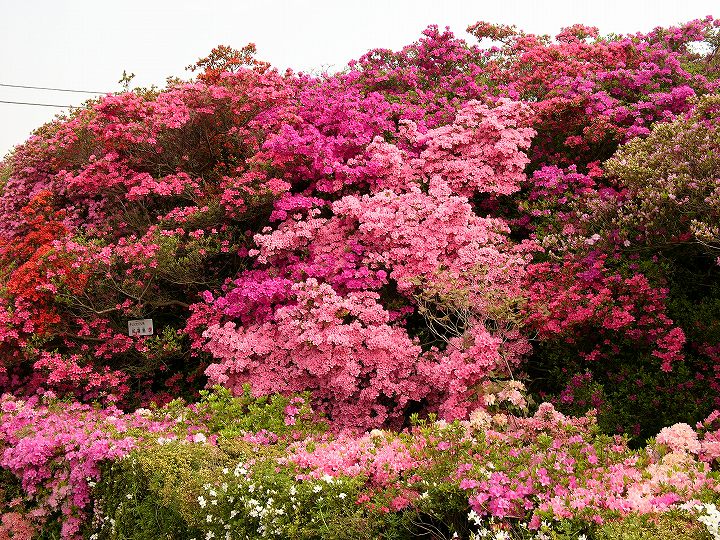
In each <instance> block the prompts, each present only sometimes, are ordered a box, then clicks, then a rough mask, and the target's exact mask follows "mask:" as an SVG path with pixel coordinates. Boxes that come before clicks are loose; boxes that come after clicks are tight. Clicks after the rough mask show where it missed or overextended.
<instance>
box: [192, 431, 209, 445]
mask: <svg viewBox="0 0 720 540" xmlns="http://www.w3.org/2000/svg"><path fill="white" fill-rule="evenodd" d="M192 440H193V442H196V443H204V442H206V441H207V437H206V436H205V434H204V433H196V434H195V435H193V438H192Z"/></svg>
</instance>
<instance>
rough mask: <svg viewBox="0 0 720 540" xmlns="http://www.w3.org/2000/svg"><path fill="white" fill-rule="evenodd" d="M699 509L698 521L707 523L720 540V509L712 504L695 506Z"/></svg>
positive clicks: (710, 530)
mask: <svg viewBox="0 0 720 540" xmlns="http://www.w3.org/2000/svg"><path fill="white" fill-rule="evenodd" d="M695 510H697V511H698V513H699V515H698V521H699V522H700V523H702V524H703V525H705V527H706V528H707V530H708V532H709V533H710V534H711V535H712V537H713V539H714V540H720V511H719V510H718V509H717V507H716V506H715V505H714V504H712V503H709V504H698V505H696V506H695Z"/></svg>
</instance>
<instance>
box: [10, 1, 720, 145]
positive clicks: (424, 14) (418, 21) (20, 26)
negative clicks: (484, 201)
mask: <svg viewBox="0 0 720 540" xmlns="http://www.w3.org/2000/svg"><path fill="white" fill-rule="evenodd" d="M718 8H720V3H718V2H717V0H714V1H710V0H685V1H678V0H654V1H645V0H643V1H637V0H595V1H593V2H589V1H583V0H499V1H498V0H435V1H433V0H364V1H354V2H349V1H344V0H234V1H233V0H217V1H213V0H205V1H203V0H144V1H138V0H120V1H107V0H106V1H103V0H93V1H90V0H76V1H69V0H0V51H2V52H0V83H2V84H19V85H28V86H49V87H57V88H71V89H81V90H99V91H109V92H113V91H118V90H120V89H121V87H120V84H119V83H118V82H117V81H118V79H120V77H121V75H122V72H123V70H127V71H128V72H133V73H135V74H136V77H135V79H134V80H133V83H132V85H133V86H149V85H151V84H155V85H158V86H162V85H163V84H164V82H165V78H166V77H168V76H171V75H176V76H179V77H181V78H182V77H186V76H188V73H187V72H185V70H184V68H185V66H187V65H189V64H192V63H194V62H195V61H196V60H197V59H198V58H200V57H203V56H206V55H207V54H208V53H209V52H210V49H212V48H213V47H214V46H216V45H219V44H225V45H230V46H233V47H235V48H241V47H243V46H244V45H246V44H247V43H248V42H254V43H255V44H256V45H257V48H258V58H260V59H262V60H266V61H269V62H270V63H272V64H273V65H274V66H276V67H278V68H280V69H284V68H286V67H291V68H293V69H294V70H295V71H300V70H305V71H316V70H321V69H323V68H331V69H332V68H334V69H339V68H342V67H343V66H345V65H346V64H347V62H348V61H349V60H351V59H356V58H358V57H359V56H361V55H362V54H363V53H365V52H366V51H368V50H369V49H372V48H376V47H385V48H391V49H399V48H401V47H402V46H404V45H406V44H409V43H411V42H413V41H415V40H416V39H417V38H418V37H419V36H420V32H421V31H422V30H423V29H424V28H425V27H427V26H428V25H430V24H437V25H439V26H440V27H444V26H449V27H450V28H451V30H453V31H454V32H455V34H456V35H460V36H463V37H470V36H467V34H465V28H466V27H467V26H468V25H470V24H472V23H474V22H476V21H478V20H485V21H488V22H494V23H504V24H514V25H516V26H518V27H519V28H521V29H523V30H525V31H527V32H533V33H542V34H551V35H555V34H556V33H557V32H558V30H559V29H560V28H561V27H564V26H569V25H571V24H574V23H583V24H588V25H594V26H598V27H599V28H600V31H601V32H602V33H610V32H614V33H629V32H632V33H634V32H637V31H647V30H650V29H652V28H654V27H655V26H659V25H662V26H667V25H672V24H677V23H681V22H686V21H688V20H691V19H696V18H701V17H704V16H705V15H714V16H715V17H720V9H718ZM87 97H89V96H87V95H83V94H72V93H62V92H49V91H42V90H29V89H15V88H6V87H0V100H4V101H26V102H37V103H49V104H59V105H79V104H81V103H82V102H83V100H84V99H85V98H87ZM59 110H60V109H53V108H46V107H33V106H26V105H11V104H5V103H0V158H1V157H2V156H3V155H5V154H6V152H8V151H9V150H10V149H11V148H12V147H13V146H14V145H16V144H19V143H21V142H23V141H24V140H25V139H26V138H27V137H28V135H29V134H30V132H31V131H32V130H33V129H34V128H36V127H38V126H40V125H42V124H43V123H44V122H47V121H48V120H50V119H52V118H53V116H54V115H55V114H56V113H57V112H58V111H59Z"/></svg>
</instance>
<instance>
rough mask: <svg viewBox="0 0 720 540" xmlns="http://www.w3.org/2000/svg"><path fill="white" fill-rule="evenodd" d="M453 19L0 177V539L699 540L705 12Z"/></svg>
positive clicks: (709, 472)
mask: <svg viewBox="0 0 720 540" xmlns="http://www.w3.org/2000/svg"><path fill="white" fill-rule="evenodd" d="M468 32H469V34H470V36H471V37H470V38H468V40H465V39H461V38H459V37H456V36H454V35H453V34H452V33H451V32H450V31H449V30H445V31H443V30H440V29H438V28H437V27H429V28H428V29H426V30H425V31H424V32H423V34H422V36H421V38H420V39H419V40H418V41H417V42H415V43H412V44H410V45H408V46H406V47H405V48H403V49H402V50H400V51H391V50H385V49H377V50H372V51H370V52H368V53H367V54H365V55H364V56H363V57H361V58H360V59H359V60H357V61H352V62H350V63H349V64H348V67H347V68H346V69H345V70H344V71H341V72H339V73H336V74H325V75H320V76H317V75H308V74H303V73H294V72H292V71H287V72H285V73H281V72H279V71H278V70H276V69H274V68H273V67H272V66H270V65H269V64H267V63H264V62H262V61H259V60H257V59H256V58H255V48H254V46H252V45H249V46H247V47H246V48H244V49H242V50H234V49H231V48H229V47H226V46H220V47H218V48H216V49H214V50H213V51H212V52H211V53H210V55H209V56H208V57H206V58H203V59H201V60H199V61H198V62H197V64H195V65H194V66H192V69H193V71H194V72H195V73H196V74H195V75H193V77H192V78H191V79H190V80H188V81H182V80H180V79H175V80H172V81H170V82H169V83H168V86H167V87H166V88H164V89H155V88H153V89H136V90H134V91H126V92H123V93H119V94H115V95H110V94H108V95H106V96H104V97H101V98H98V99H96V100H91V101H88V102H87V103H86V105H85V106H84V107H82V108H79V109H76V110H74V111H73V112H72V113H70V114H68V115H67V116H61V117H58V118H57V119H56V120H55V121H53V122H51V123H49V124H47V125H44V126H42V127H40V128H39V129H38V130H37V131H36V132H35V133H34V135H33V136H32V137H30V139H28V140H27V142H25V143H24V144H22V145H20V146H18V147H17V148H15V150H14V151H13V152H12V153H10V154H9V155H8V156H7V157H6V158H5V160H4V161H3V162H2V163H0V395H2V397H1V398H0V502H1V503H2V504H1V505H0V539H5V538H7V539H10V538H63V539H76V538H92V539H100V538H103V539H105V538H107V539H116V538H117V539H120V538H187V539H190V538H193V539H200V538H204V539H206V540H211V539H213V538H217V539H221V538H228V539H229V538H298V539H303V538H307V539H311V538H333V539H340V538H348V539H349V538H368V539H370V538H398V539H401V538H434V539H435V538H437V539H440V538H467V539H470V538H473V539H477V538H484V537H490V538H495V539H499V540H500V539H509V538H518V539H521V538H522V539H531V538H532V539H537V540H542V539H549V538H558V539H560V538H568V539H569V538H580V537H585V538H597V539H610V538H638V539H640V538H670V537H671V536H672V537H673V538H676V537H677V536H673V535H671V533H670V532H668V531H672V530H675V529H674V528H677V527H681V528H683V530H687V531H688V533H687V534H688V535H690V536H687V537H688V538H697V539H700V538H716V539H718V538H720V532H718V531H719V529H718V527H720V512H718V510H717V508H716V506H715V504H716V503H720V462H719V461H718V460H720V412H718V411H719V410H720V262H719V261H720V257H719V255H720V22H718V21H716V20H714V19H713V18H711V17H708V18H706V19H702V20H695V21H691V22H689V23H687V24H683V25H681V26H678V27H672V28H657V29H655V30H653V31H652V32H650V33H647V34H640V33H638V34H634V35H624V36H618V35H611V36H602V35H601V34H600V33H599V31H598V29H596V28H594V27H587V26H583V25H575V26H572V27H570V28H566V29H564V30H563V31H562V32H561V33H560V34H559V35H557V36H556V37H555V38H550V37H548V36H536V35H532V34H526V33H524V32H523V31H521V30H518V29H516V28H514V27H509V26H503V25H492V24H489V23H484V22H480V23H477V24H474V25H472V26H470V27H469V28H468ZM481 44H482V46H481ZM146 319H152V323H150V324H151V325H152V328H153V330H152V332H153V334H152V335H147V336H146V335H137V333H135V334H132V333H128V323H129V321H133V320H136V321H137V320H140V321H142V320H146ZM630 529H632V530H635V531H639V532H636V533H633V534H636V536H627V537H626V536H617V534H619V533H618V531H621V530H630ZM664 534H667V535H671V536H662V535H664ZM613 535H615V536H613ZM642 535H645V536H642ZM708 535H709V536H708Z"/></svg>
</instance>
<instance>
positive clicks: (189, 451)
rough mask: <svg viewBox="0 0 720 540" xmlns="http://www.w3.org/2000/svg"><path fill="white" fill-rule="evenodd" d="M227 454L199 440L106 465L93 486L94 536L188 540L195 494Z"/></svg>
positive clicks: (195, 516)
mask: <svg viewBox="0 0 720 540" xmlns="http://www.w3.org/2000/svg"><path fill="white" fill-rule="evenodd" d="M228 460H229V458H228V456H227V455H226V454H224V453H223V452H222V451H221V450H219V449H218V448H216V447H213V446H210V445H204V444H194V443H183V442H170V443H167V444H164V445H152V446H147V447H145V448H143V449H140V450H136V451H134V452H132V453H131V454H130V455H128V456H127V457H126V458H125V459H122V460H120V461H116V462H114V463H112V464H110V465H108V466H107V467H106V469H105V470H104V472H103V475H102V478H103V480H102V482H100V483H99V484H98V485H97V486H96V488H95V497H96V501H97V506H98V511H97V512H96V513H95V517H94V524H93V525H94V528H95V530H96V532H97V535H98V536H97V538H98V539H99V540H102V539H113V540H120V539H130V538H132V539H138V540H140V539H143V540H145V539H147V540H151V539H152V540H154V539H158V538H178V539H180V538H192V537H193V536H197V535H198V531H197V529H195V528H194V527H193V526H192V524H194V523H197V522H198V520H199V519H200V518H199V516H198V512H197V502H196V498H197V496H198V494H199V493H201V492H202V486H203V484H205V483H207V482H210V481H212V480H213V479H214V478H215V477H216V474H217V470H218V469H219V468H221V467H222V466H223V465H224V464H226V463H228Z"/></svg>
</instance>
